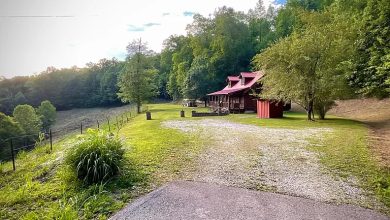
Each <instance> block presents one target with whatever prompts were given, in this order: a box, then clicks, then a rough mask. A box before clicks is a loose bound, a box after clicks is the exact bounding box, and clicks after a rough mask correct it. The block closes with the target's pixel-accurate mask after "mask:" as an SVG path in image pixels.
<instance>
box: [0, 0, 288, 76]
mask: <svg viewBox="0 0 390 220" xmlns="http://www.w3.org/2000/svg"><path fill="white" fill-rule="evenodd" d="M257 1H258V0H164V1H157V0H155V1H152V0H137V1H133V0H0V76H5V77H6V78H10V77H13V76H17V75H31V74H34V73H39V72H41V71H44V70H46V68H47V67H48V66H54V67H56V68H64V67H71V66H74V65H76V66H78V67H83V66H85V64H86V63H88V62H97V61H98V60H100V59H102V58H108V59H111V58H112V57H116V58H118V59H119V60H123V59H124V57H125V56H126V45H127V44H128V43H129V42H131V41H132V40H133V39H137V38H142V40H143V41H147V42H148V46H149V48H150V49H152V50H154V51H156V52H160V51H161V49H162V43H163V41H164V40H165V39H167V38H168V37H169V36H170V35H173V34H176V35H180V34H186V31H185V27H186V26H187V24H190V23H191V22H192V17H193V15H194V14H195V13H200V14H202V15H204V16H209V15H210V14H212V13H213V12H214V10H215V9H216V8H218V7H221V6H224V5H225V6H229V7H232V8H234V9H235V10H237V11H244V12H247V11H248V10H249V9H250V8H254V7H255V5H256V2H257ZM263 1H264V4H265V5H266V6H267V7H268V5H269V4H270V3H271V2H274V1H273V0H263ZM276 2H277V3H283V0H277V1H276Z"/></svg>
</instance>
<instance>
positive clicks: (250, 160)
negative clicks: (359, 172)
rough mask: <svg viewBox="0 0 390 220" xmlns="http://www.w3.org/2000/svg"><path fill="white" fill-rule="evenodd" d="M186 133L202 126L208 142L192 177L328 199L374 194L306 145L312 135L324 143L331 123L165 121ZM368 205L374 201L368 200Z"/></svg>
mask: <svg viewBox="0 0 390 220" xmlns="http://www.w3.org/2000/svg"><path fill="white" fill-rule="evenodd" d="M162 125H163V126H164V127H167V128H174V129H178V130H181V131H183V132H186V133H192V132H197V133H199V132H200V135H201V136H202V137H203V138H204V139H207V140H209V141H210V142H209V147H207V148H206V149H205V150H204V152H203V153H202V154H201V155H200V156H199V159H198V167H197V171H196V172H195V173H193V174H189V177H188V179H192V180H196V181H203V182H211V183H218V184H222V185H228V186H238V187H244V188H250V189H265V190H267V189H268V190H271V191H276V192H279V193H284V194H289V195H295V196H301V197H306V198H311V199H315V200H319V201H326V202H343V203H352V204H360V205H362V204H364V205H369V204H371V203H373V200H372V199H371V198H368V196H366V193H365V192H364V191H363V190H361V189H360V188H359V187H358V186H357V181H356V180H354V178H353V177H351V178H349V179H348V180H345V179H341V178H337V177H336V176H335V175H331V172H330V171H329V170H327V169H326V168H325V167H323V166H321V164H320V162H319V155H318V154H317V153H315V152H312V151H309V150H308V149H307V147H308V145H309V144H310V142H309V139H311V138H313V139H315V140H316V143H317V145H318V147H321V139H322V137H323V134H324V133H328V132H332V129H330V128H307V129H285V128H266V127H259V126H254V125H244V124H239V123H234V122H229V121H226V120H215V119H203V120H193V121H192V120H191V121H189V120H183V121H165V122H162ZM369 206H370V205H369Z"/></svg>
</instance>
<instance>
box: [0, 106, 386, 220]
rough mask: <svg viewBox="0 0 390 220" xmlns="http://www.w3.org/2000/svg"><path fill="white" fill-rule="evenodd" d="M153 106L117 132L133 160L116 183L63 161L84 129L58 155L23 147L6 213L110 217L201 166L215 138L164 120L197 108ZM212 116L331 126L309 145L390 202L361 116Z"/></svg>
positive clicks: (0, 209) (7, 188)
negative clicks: (89, 180)
mask: <svg viewBox="0 0 390 220" xmlns="http://www.w3.org/2000/svg"><path fill="white" fill-rule="evenodd" d="M148 108H149V110H150V111H151V112H152V120H150V121H147V120H145V114H140V115H137V116H136V117H135V118H132V119H130V121H129V122H128V123H126V124H125V125H124V126H123V127H122V129H120V130H119V132H117V131H114V133H117V134H118V136H119V137H120V138H122V139H123V143H124V147H125V149H126V153H125V160H126V165H125V168H124V169H123V171H122V173H121V175H120V176H119V177H117V178H114V179H112V180H111V181H110V182H109V183H106V184H101V185H94V186H89V187H86V186H84V185H82V184H81V183H80V182H79V181H78V180H77V179H76V177H75V176H74V175H73V174H72V172H70V170H69V169H68V167H66V166H64V165H63V163H62V157H63V155H64V154H66V150H67V149H69V148H70V146H72V144H73V143H74V142H75V141H77V135H73V136H69V137H67V138H65V139H64V140H62V141H60V142H57V143H56V144H55V146H54V152H53V153H51V154H48V153H47V149H48V147H47V146H42V147H39V148H37V149H35V150H33V151H32V152H28V153H22V154H20V155H19V156H18V159H17V161H16V164H17V170H16V172H12V171H11V170H12V164H11V163H9V162H8V163H6V164H4V165H2V166H1V167H0V168H1V169H0V171H2V172H1V173H0V175H1V176H0V219H54V218H56V219H76V218H79V219H91V218H94V219H106V218H108V217H109V216H110V215H112V214H113V213H114V212H116V211H118V210H119V209H121V208H122V207H123V206H124V205H126V203H128V202H129V201H132V200H133V199H135V198H137V197H139V196H140V195H143V194H145V193H147V192H149V191H151V190H153V189H156V188H157V187H159V186H161V185H163V184H164V183H166V182H169V181H171V180H175V179H183V178H184V179H185V178H186V175H185V174H186V172H187V171H192V170H194V169H195V168H196V164H195V162H196V158H197V155H198V154H199V153H200V152H201V151H202V150H203V149H204V148H205V147H206V146H207V145H208V142H207V140H204V138H202V137H201V136H200V135H198V134H196V133H195V134H185V133H183V132H179V131H177V130H174V129H168V128H164V127H162V126H161V122H163V121H166V120H200V119H203V118H191V117H190V114H191V110H192V108H185V111H186V118H180V114H179V113H180V110H181V109H182V107H181V106H179V105H173V104H153V105H148ZM196 110H197V111H207V109H205V108H197V109H196ZM212 118H215V119H226V120H231V121H234V122H238V123H244V124H252V125H256V126H265V127H279V128H280V127H285V128H295V129H305V128H314V127H319V128H322V127H323V128H332V129H333V132H331V133H328V134H324V135H325V136H324V139H323V141H322V145H319V144H318V143H319V142H318V141H317V140H311V141H312V142H313V145H312V146H311V147H310V150H313V151H317V152H319V153H321V154H320V155H321V161H322V162H323V164H324V165H325V166H326V167H328V168H330V170H332V171H333V173H334V174H335V175H339V176H342V177H345V178H348V177H349V176H356V177H357V178H358V180H360V183H361V184H362V187H364V188H365V189H367V190H368V191H371V192H374V193H375V194H376V195H377V196H378V198H380V199H381V201H382V202H384V203H385V204H386V205H387V206H389V204H390V199H389V190H388V186H389V182H390V180H389V174H388V172H386V171H384V170H381V169H380V168H379V166H378V165H377V162H376V161H375V159H374V158H373V157H372V154H371V152H370V150H369V148H368V147H367V140H366V136H367V128H366V127H365V126H364V125H363V124H361V123H358V122H354V121H351V120H345V119H341V118H336V117H329V119H328V120H324V121H316V122H309V121H307V120H306V116H305V114H303V113H286V114H285V118H283V119H258V118H256V115H254V114H237V115H229V116H223V117H212ZM103 127H104V126H103ZM113 127H114V126H111V129H113ZM105 128H107V126H105Z"/></svg>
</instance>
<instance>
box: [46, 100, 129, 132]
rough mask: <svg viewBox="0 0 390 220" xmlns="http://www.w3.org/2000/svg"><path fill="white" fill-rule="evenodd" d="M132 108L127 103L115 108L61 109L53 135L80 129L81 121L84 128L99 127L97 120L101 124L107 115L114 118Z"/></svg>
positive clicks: (105, 120) (104, 121)
mask: <svg viewBox="0 0 390 220" xmlns="http://www.w3.org/2000/svg"><path fill="white" fill-rule="evenodd" d="M130 108H131V107H130V105H125V106H121V107H113V108H83V109H72V110H68V111H59V112H57V119H56V123H55V124H54V126H53V127H52V130H53V135H56V136H61V135H64V134H68V133H72V132H76V131H79V130H80V123H83V128H89V127H97V121H99V123H100V124H102V123H106V122H107V117H108V118H110V119H113V118H115V116H117V115H120V114H122V113H124V112H127V111H130ZM111 123H114V121H112V120H111Z"/></svg>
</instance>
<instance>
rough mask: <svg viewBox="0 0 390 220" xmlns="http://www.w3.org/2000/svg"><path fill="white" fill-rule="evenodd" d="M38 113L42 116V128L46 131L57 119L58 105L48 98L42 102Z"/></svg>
mask: <svg viewBox="0 0 390 220" xmlns="http://www.w3.org/2000/svg"><path fill="white" fill-rule="evenodd" d="M37 114H38V115H39V116H40V118H41V121H42V128H43V130H45V131H47V130H49V128H50V127H51V126H52V125H53V124H54V122H55V121H56V107H54V105H52V104H51V102H50V101H48V100H45V101H43V102H41V105H40V106H39V107H38V108H37Z"/></svg>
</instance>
